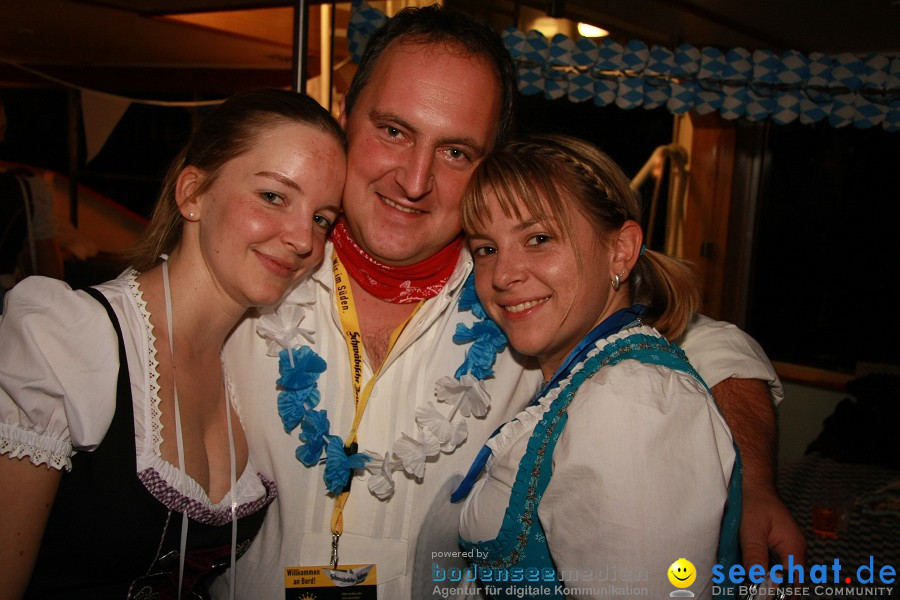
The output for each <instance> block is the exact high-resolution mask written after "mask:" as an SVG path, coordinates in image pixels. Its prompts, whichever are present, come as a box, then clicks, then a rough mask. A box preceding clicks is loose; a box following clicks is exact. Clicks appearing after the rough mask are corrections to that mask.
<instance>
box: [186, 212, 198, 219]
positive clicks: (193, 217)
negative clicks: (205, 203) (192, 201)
mask: <svg viewBox="0 0 900 600" xmlns="http://www.w3.org/2000/svg"><path fill="white" fill-rule="evenodd" d="M196 218H197V215H195V214H194V211H191V212H189V213H188V220H189V221H193V220H194V219H196Z"/></svg>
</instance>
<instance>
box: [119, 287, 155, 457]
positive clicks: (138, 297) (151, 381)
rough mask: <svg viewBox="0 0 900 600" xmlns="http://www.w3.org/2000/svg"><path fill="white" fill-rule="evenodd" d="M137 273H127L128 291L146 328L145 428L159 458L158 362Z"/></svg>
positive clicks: (148, 312)
mask: <svg viewBox="0 0 900 600" xmlns="http://www.w3.org/2000/svg"><path fill="white" fill-rule="evenodd" d="M138 275H139V273H138V272H137V271H135V270H134V269H132V270H131V271H129V272H128V275H127V277H128V290H129V291H130V292H131V296H132V298H134V303H135V305H136V306H137V308H138V311H139V312H140V313H141V319H142V320H143V322H144V326H145V327H146V328H147V343H148V348H147V350H148V351H147V364H146V365H145V367H146V369H147V373H148V374H149V378H148V385H149V389H148V390H147V393H148V395H149V397H150V423H148V424H147V426H148V427H149V429H150V443H151V447H152V448H153V452H154V453H155V454H156V455H157V456H159V455H160V451H159V448H160V446H161V445H162V418H161V415H162V412H161V411H160V409H159V404H160V399H159V361H158V360H156V335H154V333H153V324H152V323H151V322H150V311H148V310H147V302H146V300H144V292H143V290H142V289H141V285H140V284H139V283H138V281H137V276H138Z"/></svg>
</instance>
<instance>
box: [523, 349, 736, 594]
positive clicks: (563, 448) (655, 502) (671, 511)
mask: <svg viewBox="0 0 900 600" xmlns="http://www.w3.org/2000/svg"><path fill="white" fill-rule="evenodd" d="M567 414H568V422H567V424H566V426H565V428H564V429H563V431H562V434H561V435H560V438H559V441H558V442H557V445H556V448H555V450H554V452H553V476H552V478H551V480H550V483H549V485H548V486H547V489H546V491H545V493H544V497H543V499H542V501H541V504H540V506H539V508H538V516H539V517H540V520H541V524H542V525H543V527H544V531H545V534H546V536H547V542H548V544H549V547H550V554H551V556H552V557H553V561H554V563H555V564H556V567H557V570H558V572H560V573H561V574H562V577H563V579H564V581H566V583H567V584H570V585H571V587H572V588H576V589H577V588H584V589H586V592H587V593H586V594H585V595H584V597H594V595H595V594H596V593H597V592H596V591H593V592H591V590H592V589H593V588H596V587H598V586H607V585H615V586H617V587H629V586H630V587H639V588H648V592H649V596H648V597H651V598H662V597H668V594H669V592H670V591H672V589H674V588H673V587H672V585H671V584H670V583H669V580H668V577H667V571H668V567H669V566H670V565H671V564H672V563H673V562H675V561H676V560H677V559H678V558H681V557H684V558H687V559H688V560H690V561H691V562H693V564H694V565H695V567H696V569H697V572H698V573H710V572H711V569H712V567H713V565H714V564H715V558H716V546H717V543H718V534H719V526H720V522H721V519H722V513H723V510H724V506H725V500H726V497H727V486H728V482H729V479H730V475H731V469H732V466H733V461H734V451H733V447H732V442H731V436H730V433H729V431H728V429H727V426H726V425H725V423H724V421H723V420H722V419H721V417H720V416H719V414H718V412H717V411H716V410H715V408H714V406H713V402H712V399H711V398H710V397H709V396H708V394H706V392H705V390H704V389H703V388H702V386H701V385H700V384H699V382H697V381H696V380H695V379H694V378H693V377H691V376H689V375H686V374H683V373H679V372H673V371H671V370H669V369H666V368H664V367H659V366H657V365H648V364H641V363H639V362H638V361H633V360H629V361H622V362H621V363H619V364H618V365H615V366H612V367H608V368H604V369H601V370H600V371H599V372H598V373H597V374H596V375H594V377H592V378H591V379H589V380H587V381H586V382H585V383H584V384H583V385H582V386H581V388H580V389H579V391H578V394H577V395H576V397H575V398H574V399H573V401H572V403H571V404H570V406H569V408H568V411H567ZM587 581H593V583H592V584H591V583H585V582H587ZM601 582H604V583H601ZM697 583H698V584H700V585H698V586H697V587H696V588H695V589H694V590H693V591H694V592H695V593H696V592H700V591H701V590H702V589H703V587H704V586H705V585H706V584H708V582H705V583H701V581H700V577H698V582H697ZM642 593H643V592H642ZM613 595H619V594H613ZM699 595H700V594H698V596H699ZM571 597H575V598H580V597H582V596H581V595H579V594H578V593H574V594H573V595H572V596H571Z"/></svg>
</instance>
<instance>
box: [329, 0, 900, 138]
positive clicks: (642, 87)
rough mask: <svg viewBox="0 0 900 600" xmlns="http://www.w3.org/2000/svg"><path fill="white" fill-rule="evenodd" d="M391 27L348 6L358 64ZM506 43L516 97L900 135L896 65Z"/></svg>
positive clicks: (565, 42) (731, 52)
mask: <svg viewBox="0 0 900 600" xmlns="http://www.w3.org/2000/svg"><path fill="white" fill-rule="evenodd" d="M386 19H387V17H386V16H385V15H384V13H382V12H381V11H379V10H377V9H375V8H373V7H371V6H370V5H369V4H368V3H367V2H366V1H365V0H353V2H352V14H351V17H350V24H349V26H348V31H347V38H348V42H349V46H350V54H351V56H352V58H353V60H355V61H357V62H358V61H359V59H360V57H361V56H362V52H363V49H364V48H365V44H366V42H367V41H368V39H369V36H370V35H371V34H372V32H373V31H375V29H377V28H378V26H380V25H381V24H382V23H384V21H385V20H386ZM501 37H502V39H503V43H504V45H505V46H506V49H507V50H508V51H509V53H510V56H512V58H513V60H514V61H515V63H516V66H517V72H516V74H517V82H518V86H519V91H520V92H521V93H522V94H526V95H531V94H544V96H545V97H546V98H548V99H553V100H555V99H558V98H567V99H568V100H569V101H571V102H589V101H591V102H593V103H594V104H596V105H597V106H608V105H610V104H615V105H616V106H618V107H620V108H623V109H626V110H633V109H635V108H639V107H640V108H643V109H645V110H649V109H654V108H659V107H662V106H664V107H665V108H666V110H668V111H669V112H671V113H673V114H684V113H686V112H688V111H691V110H693V111H695V112H696V113H698V114H701V115H703V114H707V113H710V112H714V111H718V112H719V113H720V114H721V115H722V116H723V117H724V118H726V119H749V120H753V121H757V120H761V119H772V120H773V121H774V122H775V123H778V124H787V123H792V122H794V121H798V120H799V121H800V122H801V123H804V124H810V123H818V122H820V121H826V122H828V123H829V124H831V125H832V126H833V127H846V126H853V127H859V128H868V127H882V128H884V129H885V130H886V131H900V57H890V56H885V55H881V54H867V55H856V54H851V53H841V54H836V55H833V56H832V55H826V54H823V53H821V52H812V53H809V54H803V53H801V52H799V51H797V50H786V51H784V52H780V53H779V52H774V51H771V50H765V49H760V50H752V51H751V50H748V49H745V48H714V47H703V48H698V47H696V46H693V45H691V44H681V45H680V46H678V47H677V48H674V49H673V48H667V47H665V46H662V45H659V44H653V45H648V44H647V43H645V42H643V41H640V40H628V41H626V42H622V41H620V40H614V39H611V38H608V37H607V38H602V39H600V40H599V41H594V40H591V39H587V38H581V39H578V40H577V41H576V40H572V39H570V38H569V37H567V36H565V35H562V34H557V35H555V36H553V38H552V39H547V38H546V37H545V36H544V35H543V34H541V33H540V32H538V31H527V32H523V31H519V30H518V29H516V28H515V27H508V28H507V29H506V30H504V31H503V32H502V33H501Z"/></svg>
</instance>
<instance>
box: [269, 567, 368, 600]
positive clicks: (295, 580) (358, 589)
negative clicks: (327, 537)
mask: <svg viewBox="0 0 900 600" xmlns="http://www.w3.org/2000/svg"><path fill="white" fill-rule="evenodd" d="M376 583H377V580H376V577H375V565H341V567H340V568H338V569H332V568H331V567H330V566H326V567H287V568H286V569H285V570H284V598H285V600H377V599H378V588H377V587H376V585H375V584H376Z"/></svg>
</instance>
